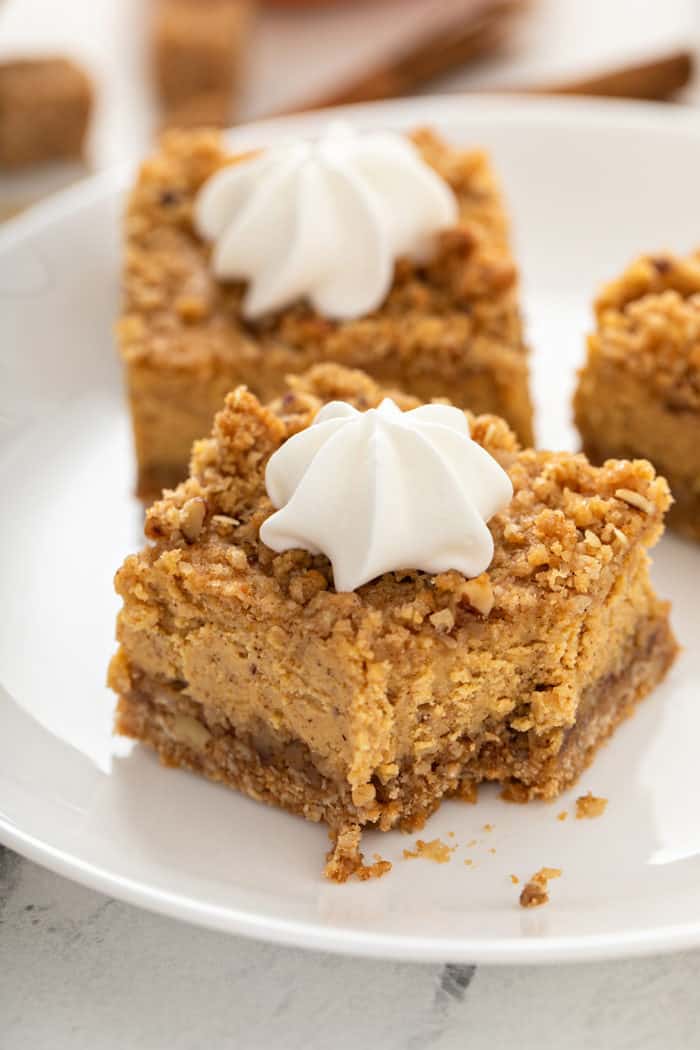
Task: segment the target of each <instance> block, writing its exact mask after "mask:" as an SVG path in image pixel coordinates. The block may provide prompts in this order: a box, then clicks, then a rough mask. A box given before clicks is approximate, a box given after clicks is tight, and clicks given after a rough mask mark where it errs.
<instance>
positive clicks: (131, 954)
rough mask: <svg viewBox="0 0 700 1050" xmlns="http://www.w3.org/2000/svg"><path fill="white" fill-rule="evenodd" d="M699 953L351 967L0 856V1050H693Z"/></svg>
mask: <svg viewBox="0 0 700 1050" xmlns="http://www.w3.org/2000/svg"><path fill="white" fill-rule="evenodd" d="M699 979H700V951H696V952H689V953H685V954H682V955H668V956H659V957H652V958H648V959H639V960H629V961H625V962H609V963H592V964H585V965H584V964H580V965H577V966H561V965H560V966H556V967H523V966H520V967H493V966H479V967H474V966H457V965H452V964H450V963H449V962H446V963H445V964H444V965H416V964H411V963H396V962H381V961H377V960H363V959H348V958H340V957H336V956H330V955H322V954H319V953H314V952H306V951H301V950H294V949H289V948H280V947H276V946H274V945H268V944H260V943H255V942H253V941H248V940H243V939H241V938H236V937H230V936H227V935H224V934H218V933H212V932H210V931H207V930H199V929H195V928H193V927H190V926H186V925H184V924H182V923H178V922H176V921H174V920H172V919H166V918H162V917H161V916H158V915H151V914H149V913H147V912H143V911H140V910H139V909H137V908H133V907H130V906H129V905H126V904H121V903H119V902H118V901H114V900H110V899H109V898H107V897H102V896H100V895H99V894H97V893H93V892H92V891H90V890H87V889H84V888H83V887H81V886H77V885H75V884H73V883H70V882H67V881H66V880H64V879H61V878H59V877H58V876H56V875H53V874H51V873H50V872H47V871H44V870H43V869H41V868H39V867H37V866H36V865H34V864H32V863H30V862H29V861H25V860H23V859H22V858H21V857H18V856H17V855H16V854H14V853H12V852H11V851H10V850H8V849H5V848H4V847H2V846H0V1019H1V1020H0V1047H1V1048H2V1050H29V1048H31V1050H84V1048H85V1047H90V1048H91V1050H126V1048H128V1050H161V1048H162V1050H166V1048H167V1050H200V1048H202V1047H210V1048H212V1050H226V1048H229V1047H231V1048H233V1047H236V1048H241V1050H327V1048H329V1047H333V1050H350V1048H353V1050H354V1048H355V1047H356V1046H357V1045H360V1046H362V1045H371V1046H374V1047H377V1048H379V1050H426V1048H436V1050H452V1048H455V1050H457V1048H464V1047H467V1046H468V1047H469V1050H482V1048H483V1050H486V1048H487V1047H488V1048H489V1050H493V1048H494V1047H497V1048H504V1050H505V1048H509V1047H511V1046H516V1045H517V1047H518V1050H530V1048H533V1050H534V1048H537V1050H541V1048H543V1047H550V1046H556V1047H557V1050H584V1048H585V1050H596V1048H604V1050H618V1048H619V1050H622V1048H630V1050H686V1048H692V1047H697V1046H700V998H699V997H698V995H697V985H698V980H699Z"/></svg>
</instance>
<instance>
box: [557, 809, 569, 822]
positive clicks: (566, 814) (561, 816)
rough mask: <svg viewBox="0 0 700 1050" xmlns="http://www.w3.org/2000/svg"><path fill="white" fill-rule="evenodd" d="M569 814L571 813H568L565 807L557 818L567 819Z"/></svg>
mask: <svg viewBox="0 0 700 1050" xmlns="http://www.w3.org/2000/svg"><path fill="white" fill-rule="evenodd" d="M568 815H569V814H568V813H567V811H566V810H565V809H563V810H562V811H561V813H557V820H566V818H567V817H568Z"/></svg>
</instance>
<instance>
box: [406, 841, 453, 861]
mask: <svg viewBox="0 0 700 1050" xmlns="http://www.w3.org/2000/svg"><path fill="white" fill-rule="evenodd" d="M456 849H457V847H456V846H448V845H447V843H446V842H443V841H442V840H441V839H431V840H430V842H424V841H423V839H416V848H415V851H414V850H410V849H405V850H404V851H403V855H404V857H405V858H406V860H410V859H411V858H413V857H424V858H425V860H434V861H435V863H436V864H447V862H448V860H450V859H451V858H452V854H453V852H454V850H456Z"/></svg>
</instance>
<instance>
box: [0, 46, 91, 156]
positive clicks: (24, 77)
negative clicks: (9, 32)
mask: <svg viewBox="0 0 700 1050" xmlns="http://www.w3.org/2000/svg"><path fill="white" fill-rule="evenodd" d="M91 110H92V84H91V83H90V79H89V77H88V76H87V74H86V73H85V72H83V70H82V69H81V68H80V67H79V66H77V65H76V64H75V63H74V62H71V61H69V60H68V59H65V58H27V59H16V60H13V61H10V62H2V63H0V168H8V169H11V168H22V167H27V166H29V165H32V164H43V163H47V162H49V161H56V160H65V159H67V158H79V157H81V156H82V152H83V144H84V142H85V136H86V133H87V128H88V123H89V120H90V112H91Z"/></svg>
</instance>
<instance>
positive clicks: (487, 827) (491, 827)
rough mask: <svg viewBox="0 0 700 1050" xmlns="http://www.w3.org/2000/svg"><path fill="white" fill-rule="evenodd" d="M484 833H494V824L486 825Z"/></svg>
mask: <svg viewBox="0 0 700 1050" xmlns="http://www.w3.org/2000/svg"><path fill="white" fill-rule="evenodd" d="M483 830H484V831H493V824H484V827H483Z"/></svg>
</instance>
